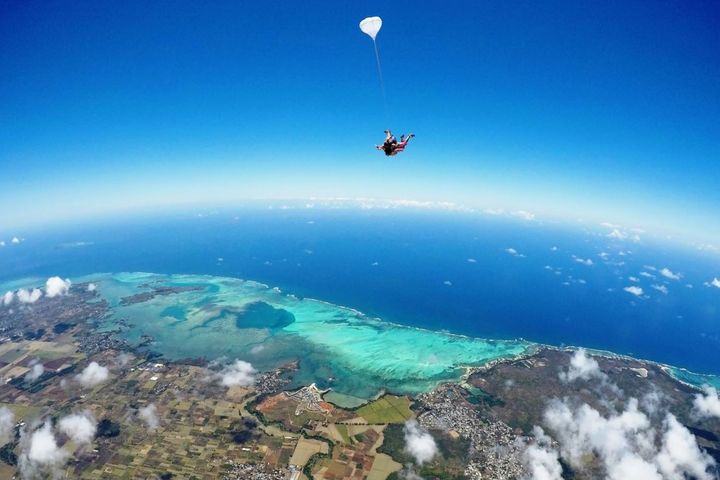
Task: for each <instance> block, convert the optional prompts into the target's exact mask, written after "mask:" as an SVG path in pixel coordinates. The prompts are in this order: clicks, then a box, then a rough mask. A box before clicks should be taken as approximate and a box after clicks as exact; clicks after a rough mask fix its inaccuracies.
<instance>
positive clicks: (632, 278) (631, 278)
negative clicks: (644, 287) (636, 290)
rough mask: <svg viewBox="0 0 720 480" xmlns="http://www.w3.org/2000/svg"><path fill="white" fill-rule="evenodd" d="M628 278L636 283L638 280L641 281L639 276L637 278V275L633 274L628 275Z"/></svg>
mask: <svg viewBox="0 0 720 480" xmlns="http://www.w3.org/2000/svg"><path fill="white" fill-rule="evenodd" d="M628 280H630V281H631V282H635V283H637V282H639V281H640V279H639V278H637V277H632V276H630V277H628Z"/></svg>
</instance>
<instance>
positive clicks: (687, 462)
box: [655, 414, 714, 480]
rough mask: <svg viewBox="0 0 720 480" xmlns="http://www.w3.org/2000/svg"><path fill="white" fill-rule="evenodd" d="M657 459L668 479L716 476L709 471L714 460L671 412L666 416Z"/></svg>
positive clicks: (707, 478) (708, 479)
mask: <svg viewBox="0 0 720 480" xmlns="http://www.w3.org/2000/svg"><path fill="white" fill-rule="evenodd" d="M655 461H656V463H657V465H658V467H659V469H660V472H662V474H663V476H664V477H665V478H668V479H678V480H682V479H685V478H688V477H689V478H697V479H706V480H710V479H711V478H712V477H713V476H714V475H711V474H710V473H708V469H709V467H710V466H711V465H712V464H713V463H714V462H713V460H712V459H711V458H710V456H709V455H708V454H707V453H705V452H703V451H701V450H700V448H698V444H697V440H695V437H694V436H693V434H692V433H690V431H689V430H688V429H687V428H685V427H684V426H682V425H681V424H680V422H678V421H677V419H676V418H675V416H673V415H671V414H668V416H667V417H666V418H665V433H664V434H663V439H662V449H661V450H660V453H658V455H657V457H656V460H655Z"/></svg>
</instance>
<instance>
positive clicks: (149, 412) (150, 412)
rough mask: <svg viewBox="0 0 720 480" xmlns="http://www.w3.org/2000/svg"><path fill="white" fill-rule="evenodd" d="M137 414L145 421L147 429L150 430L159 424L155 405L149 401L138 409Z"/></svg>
mask: <svg viewBox="0 0 720 480" xmlns="http://www.w3.org/2000/svg"><path fill="white" fill-rule="evenodd" d="M138 416H139V417H140V419H141V420H142V421H143V422H145V425H147V427H148V430H151V431H152V430H155V429H156V428H158V427H159V426H160V418H159V417H158V414H157V407H156V406H155V404H154V403H151V404H149V405H147V406H145V407H142V408H141V409H140V410H138Z"/></svg>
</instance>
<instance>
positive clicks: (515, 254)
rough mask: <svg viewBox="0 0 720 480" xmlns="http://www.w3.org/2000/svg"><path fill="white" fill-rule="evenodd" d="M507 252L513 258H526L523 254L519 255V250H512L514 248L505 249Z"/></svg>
mask: <svg viewBox="0 0 720 480" xmlns="http://www.w3.org/2000/svg"><path fill="white" fill-rule="evenodd" d="M505 252H507V253H509V254H510V255H512V256H513V257H519V258H522V257H524V256H525V255H523V254H522V253H519V252H518V251H517V250H515V249H514V248H512V247H510V248H506V249H505Z"/></svg>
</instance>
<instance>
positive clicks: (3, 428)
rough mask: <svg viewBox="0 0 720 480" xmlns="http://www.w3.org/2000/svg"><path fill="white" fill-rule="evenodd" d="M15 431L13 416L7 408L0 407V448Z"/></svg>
mask: <svg viewBox="0 0 720 480" xmlns="http://www.w3.org/2000/svg"><path fill="white" fill-rule="evenodd" d="M14 429H15V415H14V414H13V412H12V411H11V410H10V409H9V408H7V407H0V447H2V446H3V445H5V444H6V443H7V442H9V441H10V438H11V437H12V435H13V433H14Z"/></svg>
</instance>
